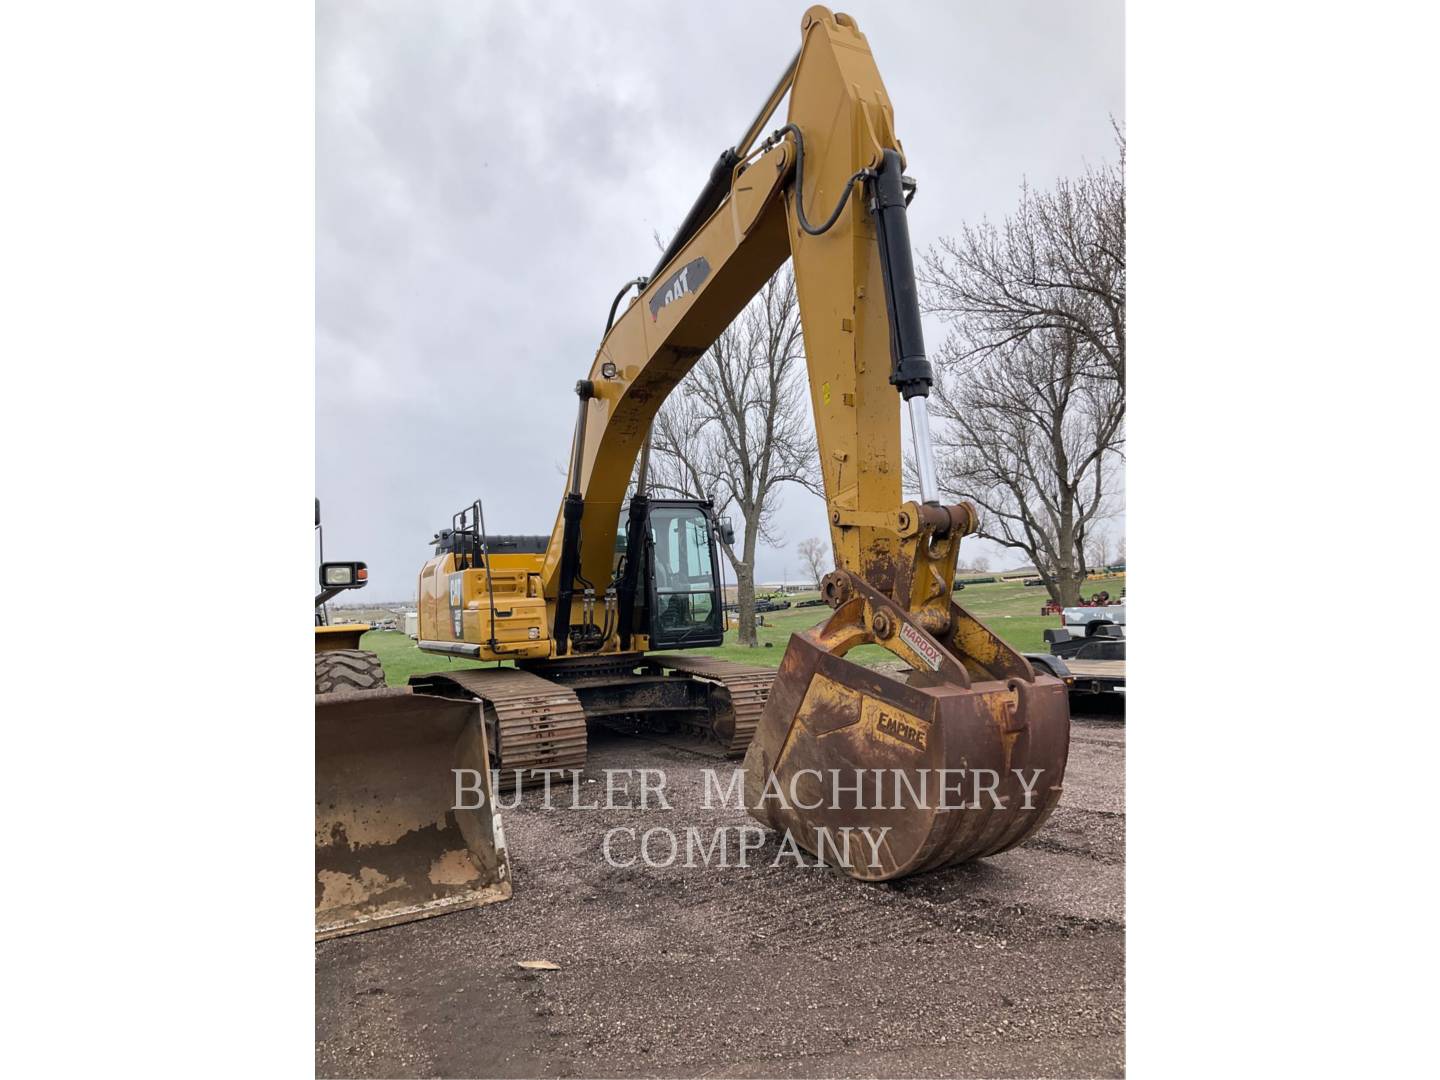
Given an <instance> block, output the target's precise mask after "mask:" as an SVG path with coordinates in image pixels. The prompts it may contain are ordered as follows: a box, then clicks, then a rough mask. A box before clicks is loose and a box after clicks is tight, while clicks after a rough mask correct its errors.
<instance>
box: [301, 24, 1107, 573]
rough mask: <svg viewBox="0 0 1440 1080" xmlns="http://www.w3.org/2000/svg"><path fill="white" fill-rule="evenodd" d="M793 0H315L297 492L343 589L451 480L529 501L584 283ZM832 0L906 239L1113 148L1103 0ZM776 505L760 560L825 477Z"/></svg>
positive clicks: (937, 335)
mask: <svg viewBox="0 0 1440 1080" xmlns="http://www.w3.org/2000/svg"><path fill="white" fill-rule="evenodd" d="M806 6H807V5H806V4H804V3H801V2H797V3H794V4H788V3H777V2H774V0H765V2H757V0H751V2H744V0H730V2H728V3H725V4H723V5H722V4H655V3H644V4H640V3H628V2H624V0H610V2H608V3H603V4H602V3H578V2H577V3H561V2H546V3H544V4H540V3H528V4H525V3H518V2H508V3H501V2H494V0H449V2H437V0H423V2H422V0H406V2H404V3H401V2H399V0H394V2H389V3H362V2H357V0H320V3H319V5H318V12H319V14H318V23H317V38H316V42H317V43H316V48H317V57H316V79H317V85H316V341H315V348H316V494H317V495H318V496H319V497H320V498H321V500H322V501H323V503H324V511H325V535H326V554H327V555H329V556H330V557H332V558H355V559H363V560H366V561H367V562H368V563H369V565H370V571H371V585H370V586H369V587H368V588H367V590H366V598H367V599H371V600H375V601H382V600H387V601H389V600H405V599H408V598H409V597H411V596H413V595H414V591H415V584H414V579H415V575H416V573H417V571H418V570H419V568H420V565H421V564H422V562H423V561H424V560H425V559H426V558H427V557H428V555H429V552H430V549H429V547H428V546H427V543H426V542H427V541H428V540H429V538H430V536H431V535H432V534H433V533H434V532H435V530H436V529H437V528H439V527H440V526H442V525H448V524H449V521H450V515H451V514H452V513H453V512H454V511H455V510H457V509H458V508H459V507H460V506H461V505H462V504H468V503H469V502H470V501H471V500H472V499H474V498H476V497H477V496H478V497H481V498H483V499H484V500H485V516H486V525H487V526H488V528H489V529H490V530H491V531H493V532H497V533H498V532H529V533H545V532H548V531H549V530H550V528H551V526H552V524H553V523H554V520H555V513H556V510H557V508H558V506H559V502H560V498H561V496H562V494H563V491H562V488H563V486H564V471H565V459H566V454H567V453H568V450H569V443H570V435H571V430H572V426H573V424H574V419H575V409H574V395H573V391H572V387H573V385H574V382H575V380H576V379H579V378H582V377H583V376H584V375H585V373H586V372H587V371H588V369H589V366H590V363H591V360H592V359H593V357H594V353H595V348H596V346H597V345H598V343H599V337H600V331H601V330H602V329H603V327H604V321H605V315H606V312H607V311H608V309H609V304H610V301H611V299H612V298H613V296H614V294H615V292H616V290H617V289H618V288H619V287H620V285H621V284H622V283H623V282H624V281H626V280H627V279H629V278H631V277H634V276H635V275H637V274H641V273H648V272H649V269H650V267H651V266H652V265H653V264H654V261H655V245H654V240H653V238H652V237H653V234H654V233H655V232H657V231H658V232H659V233H661V234H664V235H669V234H670V233H671V232H672V231H673V230H674V228H675V227H676V225H678V224H679V221H680V219H681V218H682V217H683V216H684V214H685V211H686V210H687V209H689V207H690V204H691V202H692V201H693V200H694V198H695V195H696V194H697V192H698V191H699V189H700V186H701V184H702V183H703V182H704V180H705V177H706V175H707V174H708V171H709V169H710V166H711V164H712V163H713V162H714V160H715V158H716V156H717V155H718V154H719V152H720V150H721V149H723V148H724V147H725V146H727V145H730V144H732V143H733V142H734V141H735V139H737V138H738V137H739V135H740V132H741V130H742V129H743V128H744V127H745V125H746V124H747V123H748V122H749V120H750V118H751V117H752V116H753V114H754V112H755V110H756V109H757V108H758V107H759V105H760V104H761V102H762V100H763V98H764V96H765V94H766V93H768V91H769V90H770V87H771V86H772V85H773V84H774V82H775V79H776V78H777V77H778V75H779V73H780V71H781V69H782V68H783V66H784V65H785V63H786V62H787V61H788V60H789V59H790V57H791V55H792V54H793V53H794V51H795V50H796V48H797V47H798V46H799V42H800V34H799V27H800V17H801V15H802V14H803V12H804V10H805V8H806ZM840 10H844V11H848V12H849V13H850V14H852V15H854V16H855V18H856V20H857V21H858V22H859V24H860V29H861V30H862V31H863V32H864V33H865V35H866V36H867V38H868V39H869V41H870V47H871V49H872V51H873V52H874V55H875V58H876V62H877V64H878V65H879V68H880V73H881V76H882V78H884V80H885V84H886V87H887V88H888V90H889V92H890V98H891V101H892V102H893V104H894V107H895V124H896V130H897V132H898V133H899V135H900V137H901V138H902V139H903V140H904V143H905V151H906V157H907V161H908V166H907V172H908V173H909V174H910V175H912V176H914V177H916V179H917V180H918V181H919V196H918V198H917V199H916V201H915V203H914V205H913V206H912V208H911V214H910V219H911V232H912V239H913V240H914V243H915V245H916V247H917V249H920V250H923V249H924V248H925V247H926V246H928V245H929V244H930V243H932V242H933V241H934V240H935V239H936V238H937V237H939V236H943V235H946V234H951V233H954V232H956V231H957V230H958V228H959V226H960V224H961V223H962V222H964V221H970V220H978V219H980V218H981V217H985V216H989V217H991V218H992V219H995V218H999V217H1002V216H1003V215H1004V214H1005V213H1006V212H1007V211H1008V210H1009V209H1010V208H1011V207H1012V206H1013V205H1014V203H1015V200H1016V194H1017V190H1018V188H1019V185H1020V183H1021V181H1022V180H1025V179H1028V180H1029V181H1030V182H1031V183H1032V184H1036V185H1041V186H1045V185H1048V184H1049V183H1050V182H1051V181H1053V180H1054V179H1055V178H1056V177H1057V176H1061V175H1070V174H1074V173H1077V172H1079V171H1080V170H1081V168H1082V167H1083V165H1084V163H1085V162H1086V161H1099V160H1102V159H1106V158H1110V157H1113V155H1114V147H1113V140H1112V135H1111V130H1110V117H1111V116H1114V117H1115V118H1117V119H1118V120H1121V121H1122V122H1123V119H1124V113H1125V109H1124V92H1125V84H1124V15H1123V12H1124V6H1123V3H1121V2H1120V0H1007V2H1003V3H1002V2H999V0H964V2H953V0H952V2H943V3H917V2H907V3H896V2H893V0H891V2H888V3H885V2H875V0H860V2H855V3H849V4H845V5H842V6H841V8H840ZM777 126H778V121H777ZM926 331H927V334H928V335H929V337H928V339H927V343H928V344H929V345H930V346H931V347H932V349H933V347H934V346H935V345H938V344H939V342H940V340H941V338H942V337H943V331H942V329H941V328H940V327H938V326H936V325H933V324H930V323H927V326H926ZM896 407H897V409H898V407H899V404H898V398H897V406H896ZM777 525H778V528H777V529H776V532H777V534H778V535H782V536H785V537H787V538H788V545H787V547H786V548H781V549H767V548H764V547H762V548H761V551H760V554H759V557H758V566H757V576H758V579H759V580H760V581H772V580H773V581H778V580H780V579H781V577H782V576H788V577H789V578H791V579H792V580H794V579H796V578H797V577H798V575H799V569H800V560H799V558H798V556H797V555H796V554H795V553H794V545H795V542H796V541H797V540H799V539H801V538H804V537H806V536H823V535H825V520H824V513H823V505H822V503H821V502H820V500H819V499H817V498H815V497H813V496H810V495H808V494H806V493H804V492H803V491H801V490H800V489H798V488H792V489H788V490H786V491H785V492H784V495H783V506H782V509H781V511H780V516H779V518H778V520H777ZM977 554H986V555H989V556H991V561H992V565H993V566H1012V565H1018V564H1019V563H1021V562H1023V561H1024V560H1023V558H1022V557H1021V556H1020V555H1019V554H1018V553H1014V552H1005V553H999V552H997V551H996V550H995V549H993V548H990V547H989V546H988V545H985V544H977V543H975V542H974V541H967V542H966V547H965V549H964V551H962V559H970V558H973V557H974V556H975V555H977Z"/></svg>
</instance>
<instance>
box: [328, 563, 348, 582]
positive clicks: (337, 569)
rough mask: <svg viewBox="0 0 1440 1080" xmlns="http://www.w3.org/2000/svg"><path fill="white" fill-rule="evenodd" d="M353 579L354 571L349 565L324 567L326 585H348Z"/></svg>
mask: <svg viewBox="0 0 1440 1080" xmlns="http://www.w3.org/2000/svg"><path fill="white" fill-rule="evenodd" d="M354 579H355V571H354V569H353V568H352V567H349V566H327V567H325V584H326V585H349V584H350V583H351V582H352V581H353V580H354Z"/></svg>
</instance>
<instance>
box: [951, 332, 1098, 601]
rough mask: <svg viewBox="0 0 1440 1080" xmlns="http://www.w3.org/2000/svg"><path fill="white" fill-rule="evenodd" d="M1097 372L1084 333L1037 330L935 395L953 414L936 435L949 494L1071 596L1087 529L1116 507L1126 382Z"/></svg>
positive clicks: (1057, 595)
mask: <svg viewBox="0 0 1440 1080" xmlns="http://www.w3.org/2000/svg"><path fill="white" fill-rule="evenodd" d="M1093 371H1094V369H1093V365H1092V363H1091V362H1090V360H1089V359H1087V357H1086V355H1085V346H1083V345H1082V344H1081V343H1080V341H1079V340H1078V339H1077V338H1076V337H1075V336H1074V335H1072V334H1069V333H1064V332H1059V331H1051V332H1049V333H1046V334H1032V335H1029V336H1027V337H1025V338H1022V339H1019V340H1016V341H1013V342H1011V343H1009V344H1008V345H1006V346H1005V347H1004V348H1002V349H998V350H995V351H993V352H991V353H990V354H988V355H987V356H986V357H984V358H983V359H982V361H981V362H980V364H979V366H978V367H972V368H971V369H970V370H969V372H968V373H967V374H966V375H964V376H963V377H954V376H949V377H942V379H941V381H940V383H939V384H938V385H937V387H936V391H937V392H936V393H935V395H934V397H933V398H932V400H933V401H935V403H936V413H937V415H938V416H939V417H941V418H943V419H945V420H948V421H949V423H948V424H944V425H941V426H940V427H939V430H938V432H937V435H936V456H937V465H938V467H939V468H938V471H939V475H940V482H941V486H942V487H943V488H944V489H945V492H946V494H948V495H950V496H952V497H955V498H962V499H969V500H971V501H972V502H974V503H975V504H976V505H977V506H978V507H979V508H980V511H981V514H980V524H979V529H978V535H980V536H981V537H985V538H987V539H990V540H994V541H997V542H998V543H1000V544H1003V545H1004V546H1006V547H1012V548H1017V549H1019V550H1021V551H1023V552H1025V554H1026V555H1028V556H1029V558H1030V560H1031V561H1032V562H1033V563H1034V565H1035V568H1036V569H1037V570H1038V571H1039V573H1040V576H1041V578H1043V579H1044V581H1045V585H1046V588H1047V589H1048V590H1049V592H1050V595H1051V597H1052V598H1053V599H1055V600H1057V601H1059V602H1060V603H1062V604H1074V603H1076V602H1077V601H1078V600H1079V597H1080V585H1081V583H1082V582H1083V581H1084V580H1085V577H1086V574H1087V572H1088V570H1087V567H1086V560H1085V541H1086V530H1087V529H1088V528H1090V527H1092V526H1093V525H1095V524H1097V523H1098V522H1099V521H1101V520H1103V519H1104V518H1105V517H1106V516H1108V515H1109V514H1110V513H1111V512H1112V508H1113V499H1112V497H1111V495H1110V488H1111V486H1112V485H1111V483H1110V481H1111V473H1112V472H1113V469H1111V468H1110V461H1109V459H1110V456H1111V454H1112V452H1113V451H1114V449H1115V447H1116V446H1118V445H1119V443H1120V439H1121V429H1122V417H1123V412H1124V408H1123V403H1124V391H1123V388H1122V387H1121V384H1119V383H1118V382H1116V381H1115V380H1114V379H1110V378H1100V377H1097V376H1095V375H1094V373H1093Z"/></svg>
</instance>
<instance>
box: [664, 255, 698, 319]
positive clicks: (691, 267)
mask: <svg viewBox="0 0 1440 1080" xmlns="http://www.w3.org/2000/svg"><path fill="white" fill-rule="evenodd" d="M709 276H710V262H709V260H707V259H706V258H705V257H704V256H703V255H702V256H701V257H700V258H698V259H692V260H691V261H690V262H688V263H686V264H685V265H684V266H682V267H681V268H680V269H679V270H676V271H675V273H673V274H671V275H670V276H669V277H668V278H666V279H665V280H664V281H662V282H661V283H660V284H659V285H658V286H656V288H655V295H654V296H652V297H651V298H650V321H651V322H654V321H655V320H656V319H658V318H659V317H660V309H661V308H663V307H665V306H666V305H667V304H669V303H670V302H671V301H672V300H679V299H680V298H681V297H682V296H689V295H690V294H691V293H692V292H694V291H695V290H696V289H698V288H699V287H700V284H701V282H703V281H704V280H705V279H706V278H707V277H709Z"/></svg>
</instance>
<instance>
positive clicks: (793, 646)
mask: <svg viewBox="0 0 1440 1080" xmlns="http://www.w3.org/2000/svg"><path fill="white" fill-rule="evenodd" d="M825 591H826V594H827V599H830V600H831V602H832V603H833V604H835V605H836V611H835V613H834V615H832V616H831V617H830V619H829V620H828V621H827V622H825V623H823V624H822V625H820V626H818V627H815V628H814V629H812V630H808V631H806V632H804V633H801V634H795V635H794V636H792V637H791V639H790V645H789V647H788V648H787V649H786V652H785V657H784V659H783V660H782V661H781V664H780V674H779V675H778V677H777V678H776V680H775V683H774V686H773V687H772V689H771V691H770V697H769V700H768V702H767V704H766V707H765V712H764V714H763V715H762V717H761V719H760V726H759V729H758V731H757V732H756V736H755V740H754V742H752V743H751V745H750V749H749V751H748V752H747V754H746V757H745V794H746V804H747V806H748V807H749V808H750V813H751V814H752V816H754V817H755V818H756V819H757V820H758V821H760V822H761V823H762V824H764V825H766V826H767V827H769V828H771V829H775V830H778V831H781V832H782V833H786V834H788V835H789V836H790V837H792V838H793V840H794V841H795V843H797V844H798V845H799V846H800V847H801V848H803V849H805V850H806V851H808V852H811V853H812V854H815V855H818V856H820V857H821V858H822V859H824V860H825V861H827V862H830V863H831V864H834V865H839V866H840V867H841V868H842V869H844V870H845V872H847V873H848V874H850V875H851V876H852V877H855V878H859V879H862V880H868V881H885V880H889V879H892V878H900V877H905V876H906V875H908V874H915V873H922V872H924V871H928V870H935V869H939V868H940V867H944V866H951V865H954V864H957V863H961V862H965V861H967V860H969V859H975V858H981V857H983V856H986V855H994V854H996V853H998V852H1001V851H1004V850H1005V849H1007V848H1010V847H1013V846H1015V845H1016V844H1018V843H1020V842H1021V841H1023V840H1024V839H1026V838H1027V837H1028V836H1030V835H1031V834H1032V833H1034V832H1035V831H1036V830H1037V829H1038V828H1040V826H1041V825H1042V824H1043V823H1044V822H1045V819H1046V818H1047V817H1049V815H1050V812H1051V811H1052V810H1053V809H1054V808H1055V805H1056V803H1057V802H1058V801H1059V799H1060V793H1061V789H1062V786H1063V781H1064V775H1065V761H1066V755H1067V753H1068V749H1069V741H1070V717H1069V707H1068V704H1067V699H1066V690H1065V687H1064V685H1063V684H1062V683H1060V682H1059V681H1058V680H1056V679H1053V678H1051V677H1049V676H1046V675H1037V674H1036V673H1035V672H1034V670H1033V669H1032V668H1031V667H1030V665H1029V663H1028V662H1027V661H1026V660H1025V659H1024V657H1022V656H1020V655H1019V654H1018V653H1016V652H1014V651H1013V650H1011V649H1010V648H1009V647H1008V646H1007V645H1005V644H1004V643H1003V642H1001V641H1000V639H999V638H997V637H995V636H994V635H993V634H992V633H991V632H990V631H989V630H988V629H986V628H985V627H984V626H983V625H982V624H981V623H979V622H978V621H977V620H975V619H974V618H973V617H972V616H970V615H969V614H968V613H966V612H965V611H964V610H963V609H961V608H960V607H959V606H958V605H955V604H953V602H952V603H951V605H950V620H949V626H948V627H947V629H946V632H945V633H944V634H943V635H942V636H935V635H932V634H931V633H930V632H928V631H927V630H926V629H925V628H924V627H923V626H922V625H921V623H920V621H919V620H918V619H916V618H915V617H914V616H913V615H912V614H911V613H910V612H908V611H904V610H902V609H901V608H900V607H899V606H898V605H896V604H894V603H893V602H891V601H890V600H889V598H887V597H885V596H884V595H883V594H881V593H880V592H878V591H876V590H875V589H872V588H871V587H869V586H868V585H866V584H865V583H864V582H863V581H862V580H860V579H859V578H858V577H855V576H854V575H851V574H848V573H846V572H844V571H837V572H836V573H835V574H832V575H830V577H829V578H827V580H826V589H825ZM867 643H868V644H879V645H882V646H884V647H886V648H888V649H890V650H891V652H893V653H894V654H895V655H896V656H898V657H900V658H901V659H903V660H905V661H907V662H908V663H909V664H910V665H911V666H912V668H913V669H914V670H913V673H912V674H911V676H910V677H909V679H908V680H907V681H903V682H902V681H901V680H900V679H898V678H893V677H891V676H889V675H887V674H885V673H883V672H880V671H875V670H871V669H868V668H865V667H862V666H861V665H859V664H856V663H854V662H853V661H850V660H847V659H845V657H844V654H845V653H846V652H848V651H849V650H850V649H852V648H854V647H855V646H857V645H861V644H867Z"/></svg>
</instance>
